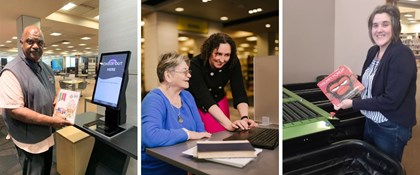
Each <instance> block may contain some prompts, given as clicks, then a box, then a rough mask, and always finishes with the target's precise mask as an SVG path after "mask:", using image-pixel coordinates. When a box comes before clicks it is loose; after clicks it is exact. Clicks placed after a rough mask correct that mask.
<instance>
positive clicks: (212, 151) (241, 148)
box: [197, 140, 256, 159]
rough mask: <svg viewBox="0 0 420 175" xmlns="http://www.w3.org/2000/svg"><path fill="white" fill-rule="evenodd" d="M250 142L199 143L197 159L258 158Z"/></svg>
mask: <svg viewBox="0 0 420 175" xmlns="http://www.w3.org/2000/svg"><path fill="white" fill-rule="evenodd" d="M254 152H255V149H254V147H253V146H252V145H251V143H249V141H248V140H234V141H197V158H199V159H207V158H234V157H256V155H255V153H254Z"/></svg>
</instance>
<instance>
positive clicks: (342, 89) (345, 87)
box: [317, 65, 365, 105]
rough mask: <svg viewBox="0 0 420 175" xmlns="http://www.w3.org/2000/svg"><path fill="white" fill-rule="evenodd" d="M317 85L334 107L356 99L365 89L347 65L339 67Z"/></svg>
mask: <svg viewBox="0 0 420 175" xmlns="http://www.w3.org/2000/svg"><path fill="white" fill-rule="evenodd" d="M317 85H318V87H319V88H320V89H321V91H322V92H323V93H324V95H325V96H327V98H328V100H330V102H331V103H332V104H334V105H338V104H339V103H341V102H342V101H343V100H345V99H351V98H353V97H355V96H356V95H358V94H360V93H361V92H362V91H363V89H364V88H365V87H364V86H363V84H362V83H360V81H359V80H357V78H356V76H355V75H353V73H352V71H351V70H350V68H348V67H347V66H345V65H342V66H340V67H338V68H337V69H336V70H334V72H332V73H331V74H329V75H328V76H327V77H325V78H324V79H323V80H321V81H320V82H318V84H317Z"/></svg>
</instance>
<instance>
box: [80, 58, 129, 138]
mask: <svg viewBox="0 0 420 175" xmlns="http://www.w3.org/2000/svg"><path fill="white" fill-rule="evenodd" d="M130 55H131V52H130V51H120V52H110V53H102V54H101V57H100V61H99V68H98V73H97V77H96V83H95V87H94V90H93V96H92V103H94V104H97V105H100V106H103V107H105V108H106V109H105V122H104V121H102V120H98V121H95V122H93V123H90V124H89V125H90V126H91V125H96V127H94V128H95V130H96V131H98V132H101V133H103V134H104V135H106V136H113V135H115V134H118V133H119V132H121V131H123V130H124V129H123V128H121V127H119V125H122V124H124V123H125V122H126V118H127V117H126V108H127V105H126V97H125V91H126V89H127V83H128V65H129V62H130ZM89 125H88V126H87V127H89Z"/></svg>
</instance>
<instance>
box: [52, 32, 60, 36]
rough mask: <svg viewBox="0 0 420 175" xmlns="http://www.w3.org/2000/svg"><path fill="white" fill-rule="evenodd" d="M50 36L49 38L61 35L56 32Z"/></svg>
mask: <svg viewBox="0 0 420 175" xmlns="http://www.w3.org/2000/svg"><path fill="white" fill-rule="evenodd" d="M50 35H51V36H60V35H61V33H58V32H53V33H51V34H50Z"/></svg>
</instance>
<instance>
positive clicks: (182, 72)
mask: <svg viewBox="0 0 420 175" xmlns="http://www.w3.org/2000/svg"><path fill="white" fill-rule="evenodd" d="M172 72H175V73H181V74H185V76H188V74H191V73H192V70H185V71H176V70H172Z"/></svg>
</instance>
